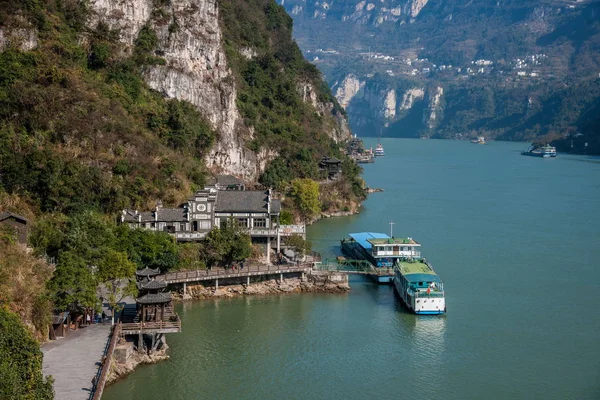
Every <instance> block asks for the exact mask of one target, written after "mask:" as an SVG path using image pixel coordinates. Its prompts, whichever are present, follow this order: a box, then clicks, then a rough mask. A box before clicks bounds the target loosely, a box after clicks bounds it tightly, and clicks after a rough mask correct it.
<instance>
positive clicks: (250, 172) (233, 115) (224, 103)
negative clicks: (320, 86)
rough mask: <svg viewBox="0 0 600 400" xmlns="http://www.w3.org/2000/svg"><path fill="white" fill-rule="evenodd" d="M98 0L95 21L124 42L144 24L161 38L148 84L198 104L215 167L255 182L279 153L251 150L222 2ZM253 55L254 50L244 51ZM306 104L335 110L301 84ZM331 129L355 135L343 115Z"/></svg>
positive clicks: (339, 136) (340, 136)
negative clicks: (210, 131)
mask: <svg viewBox="0 0 600 400" xmlns="http://www.w3.org/2000/svg"><path fill="white" fill-rule="evenodd" d="M160 4H162V5H159V3H157V2H154V1H152V0H93V1H92V3H91V7H92V9H93V11H94V17H93V18H91V19H90V21H89V25H90V26H95V25H96V24H97V23H98V22H99V21H103V22H105V23H107V24H109V26H110V27H111V28H113V29H118V30H119V32H120V40H121V41H122V42H123V43H125V44H126V45H127V46H128V47H129V48H131V47H132V46H133V44H134V42H135V40H136V37H137V35H138V33H139V32H140V30H141V29H142V27H144V26H149V27H151V28H152V29H153V30H154V32H156V34H157V36H158V45H157V48H156V49H155V54H156V55H158V56H160V57H162V58H163V59H164V60H165V62H164V65H153V66H151V67H148V68H146V69H145V70H144V72H143V76H144V79H145V81H146V83H147V84H148V85H149V86H150V87H151V88H153V89H155V90H157V91H158V92H160V93H162V94H163V95H164V96H166V97H168V98H175V99H178V100H185V101H188V102H190V103H192V104H193V105H195V106H196V107H197V108H198V109H199V110H200V111H201V112H202V113H203V115H204V116H205V117H206V118H207V120H208V121H210V123H211V125H212V127H213V128H214V129H215V130H216V131H217V134H218V138H217V142H216V144H215V145H214V147H213V148H212V150H211V151H210V152H209V153H208V155H207V157H206V160H205V161H206V164H207V166H208V167H209V168H210V169H213V170H216V171H220V172H225V173H230V174H234V175H238V176H242V177H245V178H246V179H249V180H253V181H255V180H256V179H257V178H258V176H259V175H260V174H261V173H262V172H263V171H264V169H265V167H266V165H267V163H268V162H269V161H270V160H272V159H273V158H275V157H276V156H277V155H278V153H277V152H276V151H273V150H272V149H269V150H267V149H254V150H251V149H250V148H249V143H250V142H251V141H252V140H253V139H254V129H253V128H252V127H251V126H247V125H246V124H245V122H244V120H243V118H241V116H240V111H239V110H238V106H237V104H236V100H237V96H238V88H237V84H236V81H235V79H234V76H233V73H232V70H231V68H230V66H229V65H228V60H227V56H226V53H225V50H224V44H223V42H224V38H223V31H222V28H221V25H220V23H219V12H220V11H219V5H218V3H217V2H216V1H214V0H177V1H173V2H164V3H160ZM239 51H240V53H241V54H242V55H243V56H244V57H246V58H248V59H250V58H252V57H253V56H255V55H256V53H255V52H254V50H252V49H248V48H244V49H239ZM298 90H299V92H301V96H302V99H303V101H304V102H306V103H308V104H310V105H312V107H313V108H314V109H315V111H316V112H318V113H320V114H325V113H327V112H329V111H331V108H332V104H329V103H328V102H323V101H319V99H318V98H317V95H316V91H315V89H314V87H312V86H311V85H310V84H306V83H305V82H299V83H298ZM334 121H335V123H332V124H331V126H329V128H328V129H327V131H328V133H329V135H330V137H331V138H332V139H334V140H335V141H342V140H345V139H347V138H348V137H349V136H350V133H349V128H348V124H347V121H346V120H345V118H344V117H340V116H337V117H336V118H335V119H334Z"/></svg>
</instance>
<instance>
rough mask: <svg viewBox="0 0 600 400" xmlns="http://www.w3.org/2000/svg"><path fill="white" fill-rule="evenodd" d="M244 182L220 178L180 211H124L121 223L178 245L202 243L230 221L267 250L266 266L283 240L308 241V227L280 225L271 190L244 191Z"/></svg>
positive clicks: (196, 195) (279, 203)
mask: <svg viewBox="0 0 600 400" xmlns="http://www.w3.org/2000/svg"><path fill="white" fill-rule="evenodd" d="M245 188H246V187H245V184H244V182H243V181H241V180H239V179H237V178H235V177H233V176H231V175H218V176H217V179H216V182H215V183H214V184H211V185H207V186H205V187H204V189H201V190H198V191H197V192H196V193H195V194H194V195H193V196H192V197H190V198H189V199H188V201H187V203H185V204H183V205H182V206H181V207H178V208H166V207H162V206H161V205H160V204H159V205H157V206H156V208H155V209H154V210H152V211H142V212H139V211H137V210H127V209H126V210H123V212H122V215H121V222H123V223H126V224H128V225H129V226H130V227H131V228H143V229H149V230H153V231H162V232H167V233H170V234H171V235H173V236H175V238H176V240H177V241H180V242H190V241H199V240H201V239H203V238H204V237H205V236H206V235H207V234H208V232H210V231H211V230H212V229H213V228H214V227H220V226H221V224H222V223H224V222H226V221H227V220H229V219H233V220H236V221H237V223H238V225H239V226H240V227H243V228H245V229H247V231H248V233H249V235H250V237H251V238H252V243H253V244H261V245H263V246H264V247H263V248H264V255H265V257H266V258H267V262H269V261H270V253H271V252H270V251H268V250H269V249H274V250H276V251H277V252H279V251H280V250H281V238H282V237H285V236H291V235H294V234H295V235H300V236H302V237H303V238H306V227H305V225H281V224H280V222H279V215H280V212H281V201H280V200H279V199H274V198H273V193H272V191H271V190H245Z"/></svg>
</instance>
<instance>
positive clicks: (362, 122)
mask: <svg viewBox="0 0 600 400" xmlns="http://www.w3.org/2000/svg"><path fill="white" fill-rule="evenodd" d="M333 88H334V90H335V95H336V97H337V99H338V102H339V103H340V104H341V105H342V106H344V108H345V109H346V110H347V112H348V114H349V115H350V118H351V121H352V123H353V127H354V129H355V130H356V131H357V132H358V133H359V134H365V135H371V136H372V135H374V134H377V135H379V134H387V133H389V132H388V130H389V129H391V128H392V127H393V126H394V124H395V123H396V122H398V121H401V120H402V119H404V118H406V117H407V115H409V114H410V113H416V114H418V115H420V117H419V118H418V120H419V121H420V123H422V126H423V129H422V130H421V131H420V132H419V134H420V135H423V136H429V135H430V131H431V130H433V129H435V127H436V126H437V124H438V123H439V120H440V119H441V116H442V115H443V101H442V100H443V96H444V89H443V88H442V87H441V86H433V87H431V88H427V89H426V88H423V87H412V88H408V89H405V88H403V87H399V88H398V87H396V86H391V85H389V84H386V83H382V82H380V81H379V80H378V79H377V78H374V77H369V76H365V77H364V78H362V79H360V78H359V77H357V76H356V75H355V74H348V75H347V76H346V77H345V78H344V79H343V80H342V81H341V82H340V83H338V82H335V83H334V86H333ZM411 135H412V136H414V134H411Z"/></svg>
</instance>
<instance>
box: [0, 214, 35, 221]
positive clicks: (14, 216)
mask: <svg viewBox="0 0 600 400" xmlns="http://www.w3.org/2000/svg"><path fill="white" fill-rule="evenodd" d="M10 217H12V218H14V219H18V220H20V221H22V222H25V223H28V222H29V221H28V220H27V218H25V217H22V216H20V215H18V214H13V213H11V212H8V211H5V212H2V213H0V221H4V220H5V219H8V218H10Z"/></svg>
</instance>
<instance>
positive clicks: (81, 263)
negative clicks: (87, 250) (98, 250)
mask: <svg viewBox="0 0 600 400" xmlns="http://www.w3.org/2000/svg"><path fill="white" fill-rule="evenodd" d="M48 289H49V290H50V293H52V302H53V303H54V306H55V307H56V308H57V309H59V310H78V309H80V308H88V307H94V306H95V305H96V302H97V297H96V283H95V282H94V277H93V275H92V271H91V268H90V267H89V266H88V264H87V263H86V261H85V259H83V258H82V257H80V256H79V255H77V254H76V253H74V252H71V251H64V252H61V253H60V254H59V256H58V262H57V265H56V270H55V271H54V274H53V276H52V278H51V279H50V281H49V282H48Z"/></svg>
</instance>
